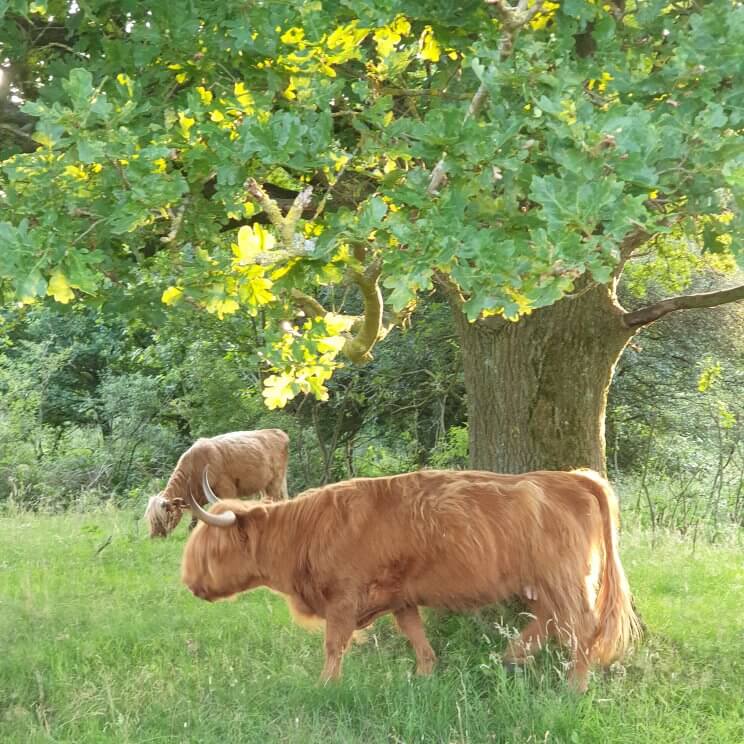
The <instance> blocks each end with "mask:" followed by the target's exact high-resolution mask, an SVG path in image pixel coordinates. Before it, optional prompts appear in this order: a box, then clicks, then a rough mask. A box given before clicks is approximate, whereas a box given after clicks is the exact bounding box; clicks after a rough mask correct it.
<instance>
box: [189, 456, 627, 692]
mask: <svg viewBox="0 0 744 744" xmlns="http://www.w3.org/2000/svg"><path fill="white" fill-rule="evenodd" d="M204 490H205V491H207V492H209V485H208V484H207V483H204ZM190 506H191V508H192V511H193V512H194V514H195V515H196V516H197V517H198V518H199V519H200V520H201V524H199V525H198V526H197V527H196V529H195V530H194V532H193V533H192V534H191V536H190V537H189V540H188V542H187V544H186V547H185V550H184V555H183V563H182V580H183V582H184V583H185V584H186V586H187V587H188V588H189V589H190V590H191V591H192V593H193V594H194V595H196V596H197V597H201V598H203V599H206V600H209V601H214V600H217V599H221V598H226V597H229V596H232V595H235V594H237V593H238V592H243V591H246V590H250V589H253V588H255V587H259V586H266V587H269V588H270V589H272V590H274V591H276V592H279V593H281V594H283V595H285V598H286V600H287V603H288V604H289V607H290V610H291V612H292V615H293V616H294V617H295V618H299V619H301V620H312V619H315V618H321V619H323V620H325V653H326V661H325V667H324V669H323V672H322V679H323V680H330V679H333V678H337V677H339V676H340V672H341V659H342V656H343V653H344V651H345V649H346V647H347V644H348V641H349V638H350V636H351V635H352V633H353V631H354V630H355V629H357V628H364V627H365V626H367V625H369V624H370V623H371V622H372V621H373V620H374V619H375V618H377V617H379V616H380V615H383V614H386V613H392V614H393V616H394V617H395V620H396V622H397V625H398V627H399V629H400V630H401V631H402V633H403V634H404V635H405V636H406V637H407V638H408V639H409V641H410V642H411V645H412V646H413V650H414V652H415V655H416V660H417V671H418V673H419V674H428V673H429V672H431V670H432V667H433V665H434V663H435V661H436V655H435V653H434V650H433V649H432V647H431V645H430V644H429V641H428V640H427V637H426V634H425V631H424V626H423V623H422V620H421V616H420V615H419V609H418V608H419V607H420V606H425V607H438V608H447V609H450V610H455V611H463V610H468V609H475V608H478V607H481V606H484V605H487V604H491V603H495V602H499V601H502V600H505V599H507V598H509V597H512V596H515V595H519V596H521V597H523V598H524V601H526V602H527V604H528V607H529V609H530V612H531V615H532V617H533V619H532V620H531V622H529V624H528V625H527V626H526V627H525V628H524V630H522V633H521V636H520V637H519V638H518V639H516V640H515V641H513V642H512V643H511V644H510V645H509V647H508V648H507V652H506V656H505V662H508V663H510V664H519V663H522V662H524V661H525V660H526V659H527V658H528V657H529V656H530V655H531V654H532V653H533V652H535V651H536V650H537V649H538V648H539V647H540V646H541V645H542V643H543V642H544V641H545V640H546V639H547V638H548V637H549V636H552V637H554V638H555V639H557V640H558V641H559V642H562V643H564V644H567V645H568V646H569V648H570V649H571V656H572V668H571V672H570V680H571V682H572V684H573V685H574V686H575V687H576V688H577V689H579V690H582V691H583V690H585V689H586V684H587V676H588V672H589V668H590V666H591V665H592V664H593V663H595V662H598V663H600V664H602V665H608V664H609V663H610V662H611V661H613V660H614V659H616V658H618V657H620V656H621V655H622V654H623V653H624V652H625V651H626V650H628V648H629V647H630V646H631V644H632V642H633V641H634V639H635V638H636V636H637V633H638V620H637V618H636V616H635V614H634V612H633V608H632V606H631V595H630V590H629V588H628V583H627V580H626V578H625V573H624V572H623V568H622V566H621V564H620V557H619V555H618V548H617V520H618V513H617V511H618V510H617V502H616V500H615V497H614V494H613V492H612V490H611V488H610V486H609V484H608V483H607V482H606V481H605V480H604V479H603V478H601V477H600V476H599V475H597V474H596V473H594V472H592V471H574V472H548V471H541V472H534V473H526V474H524V475H496V474H493V473H487V472H477V471H470V472H468V471H459V472H456V471H436V470H429V471H426V470H424V471H420V472H415V473H408V474H405V475H395V476H391V477H383V478H357V479H354V480H349V481H344V482H341V483H335V484H333V485H328V486H324V487H322V488H317V489H312V490H310V491H307V492H305V493H304V494H302V495H300V496H298V497H297V498H295V499H294V500H292V501H287V502H280V503H276V504H268V503H264V504H260V503H255V502H240V501H220V502H219V503H217V504H215V506H214V507H213V508H212V510H211V511H209V512H207V511H205V510H203V509H202V508H201V507H200V506H199V505H198V504H197V503H196V502H195V501H193V500H191V501H190Z"/></svg>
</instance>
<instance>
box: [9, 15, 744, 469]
mask: <svg viewBox="0 0 744 744" xmlns="http://www.w3.org/2000/svg"><path fill="white" fill-rule="evenodd" d="M171 6H175V7H171ZM0 14H2V15H3V27H2V34H0V38H2V40H3V41H2V57H3V58H4V59H5V61H4V62H3V81H4V82H3V84H4V85H5V88H4V89H3V90H4V91H5V94H4V95H5V98H4V100H3V104H2V109H1V111H2V116H3V117H4V118H3V121H2V125H3V130H4V131H7V132H10V133H11V134H12V136H9V137H8V138H7V139H6V140H5V141H4V143H3V146H2V147H3V150H2V156H3V157H5V161H4V162H3V165H2V171H1V172H2V176H1V179H2V180H0V189H1V190H2V192H3V196H2V199H1V200H0V210H2V211H1V212H0V241H2V244H3V245H2V247H3V251H2V254H1V255H2V259H0V260H2V264H1V265H0V281H1V282H2V291H3V294H4V297H5V298H6V300H14V301H20V302H31V301H33V300H34V299H36V298H39V297H43V296H50V297H53V298H54V299H56V300H57V301H59V302H62V303H70V302H73V301H75V302H80V301H82V302H85V303H87V304H89V305H91V306H93V307H98V308H103V309H106V310H110V311H114V312H117V313H120V314H122V315H124V316H128V317H133V316H138V317H140V318H143V319H145V320H147V321H148V322H151V323H154V322H159V318H160V317H162V314H163V312H164V311H165V310H166V309H168V308H171V307H172V308H173V309H175V310H176V312H178V311H179V310H178V308H179V306H180V305H182V304H183V303H191V304H194V305H196V306H198V307H201V308H204V309H206V310H207V311H209V312H212V313H214V314H216V315H217V316H218V317H223V316H225V315H228V314H233V313H242V314H244V315H245V317H246V322H250V318H251V317H257V316H258V315H261V316H262V318H263V319H264V323H263V325H262V328H263V330H262V336H261V339H260V341H261V343H262V345H263V347H264V351H263V356H262V365H263V370H264V371H268V372H270V374H268V375H266V374H264V375H263V384H264V395H265V398H266V401H267V403H268V404H269V405H270V406H282V405H285V404H286V402H287V401H288V400H290V399H291V398H292V397H294V396H296V395H297V394H299V393H301V392H304V393H314V394H316V395H317V396H319V397H320V398H323V397H325V396H326V395H327V391H326V387H325V384H326V382H327V381H328V379H329V378H330V376H331V375H332V373H333V371H334V370H335V369H336V368H337V367H338V366H339V365H340V364H341V363H342V360H343V359H344V358H346V359H350V360H352V361H364V360H368V359H369V356H370V352H371V350H372V348H373V346H374V344H375V343H377V342H378V341H379V340H380V339H381V338H382V337H384V336H385V335H386V333H387V331H388V330H389V328H390V327H391V326H392V325H394V324H396V323H404V322H405V319H406V317H407V316H408V314H409V313H410V311H411V309H412V306H413V303H415V301H416V298H417V296H418V295H419V293H421V292H426V291H428V290H430V289H431V288H433V287H434V286H435V285H437V286H439V287H440V288H442V289H443V291H444V292H446V294H447V296H448V300H449V304H450V306H451V312H452V318H453V325H454V328H456V330H457V333H458V335H459V338H460V342H461V345H462V352H463V353H462V357H463V363H464V372H465V386H466V389H467V397H468V406H469V424H470V454H471V462H472V463H473V464H474V465H475V466H477V467H488V468H495V469H499V470H506V471H513V470H523V469H528V468H532V467H569V466H575V465H589V466H593V467H596V468H599V469H602V468H603V467H604V437H603V430H604V411H605V405H606V394H607V388H608V385H609V382H610V379H611V375H612V370H613V368H614V365H615V363H616V362H617V360H618V358H619V356H620V354H621V353H622V351H623V349H624V348H625V346H626V344H627V343H628V341H629V339H630V338H631V337H632V336H633V335H634V334H635V333H636V332H637V331H638V330H639V329H640V328H643V327H645V326H647V325H649V324H651V323H653V322H654V321H655V320H656V319H658V318H659V317H662V316H663V315H665V314H668V313H669V312H671V311H674V310H677V309H689V308H694V307H706V306H710V305H715V304H720V303H724V302H730V301H734V300H737V299H741V298H742V297H743V296H744V287H742V286H738V287H734V288H731V289H724V290H719V291H714V292H712V293H707V294H703V295H700V294H696V295H682V296H678V297H675V298H673V299H671V300H663V301H660V302H656V303H652V304H651V305H648V306H646V307H639V308H638V309H636V310H631V311H626V310H625V309H624V308H623V307H622V306H621V305H620V304H619V303H618V301H617V297H616V286H617V284H618V282H619V281H620V279H621V278H622V276H623V273H624V272H627V271H629V270H630V267H631V266H632V265H633V262H634V261H637V260H639V259H640V260H641V262H642V264H641V265H642V266H644V267H646V268H648V267H649V266H650V268H648V271H650V272H652V273H653V271H654V267H655V268H659V267H664V266H670V265H671V266H673V267H674V269H673V277H672V278H673V279H674V281H675V283H676V284H677V285H679V290H680V291H681V290H682V289H683V288H684V286H685V284H686V282H685V281H684V280H685V277H686V275H687V274H688V273H689V271H690V267H694V266H700V265H713V266H715V267H717V268H719V269H726V270H732V269H733V266H734V264H733V259H732V254H733V251H734V249H736V248H737V241H738V239H739V236H740V234H741V206H742V191H743V190H744V155H743V154H742V146H741V130H742V117H744V113H743V111H744V109H743V108H742V105H741V103H742V86H741V79H740V77H739V76H740V73H739V68H740V64H739V60H740V59H741V58H742V57H744V9H743V8H742V7H741V6H740V5H738V4H736V3H734V2H728V1H724V2H719V3H708V4H698V3H695V2H681V3H675V4H668V3H667V2H665V1H659V2H657V1H656V0H651V1H650V2H645V3H642V4H640V3H637V4H636V3H608V4H604V5H602V4H600V3H596V4H595V3H593V2H589V1H588V0H567V2H564V3H562V4H561V5H560V7H559V6H558V5H557V4H554V3H548V2H535V3H533V4H532V5H530V4H529V3H528V2H526V0H520V1H519V3H518V4H517V5H516V6H511V5H509V4H508V2H506V0H498V1H497V2H490V3H484V2H482V1H481V0H478V1H476V0H466V2H463V3H460V4H459V5H457V6H452V5H451V4H450V3H431V2H426V3H424V2H406V3H402V2H395V1H393V0H387V1H383V2H374V3H372V2H360V3H356V4H354V8H353V9H352V8H350V7H349V5H348V4H347V3H344V2H328V3H323V4H322V5H319V4H316V3H302V4H291V5H289V4H286V3H281V2H266V3H262V4H261V5H260V6H253V5H249V6H246V5H245V3H238V2H226V3H221V4H220V5H219V7H215V6H214V5H213V4H210V3H199V2H196V3H192V4H189V5H188V6H182V5H180V4H169V5H155V4H153V6H152V7H149V6H148V5H147V4H132V5H131V6H129V5H121V4H116V5H111V4H110V3H105V2H102V1H99V2H96V1H95V0H94V2H90V3H86V4H85V5H81V6H78V5H77V4H74V5H72V6H68V5H67V3H62V2H59V3H55V2H52V3H49V4H48V5H42V4H40V3H33V4H28V3H25V2H20V1H18V0H15V1H14V2H12V3H3V4H2V5H0ZM29 117H33V119H35V120H36V128H35V130H34V131H33V132H31V130H30V127H29V121H28V119H29ZM29 138H30V140H31V141H32V142H33V143H35V145H36V147H35V149H32V145H31V144H30V141H29ZM350 289H351V290H354V291H352V292H350V291H349V290H350Z"/></svg>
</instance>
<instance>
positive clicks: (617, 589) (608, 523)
mask: <svg viewBox="0 0 744 744" xmlns="http://www.w3.org/2000/svg"><path fill="white" fill-rule="evenodd" d="M579 474H580V475H583V476H585V477H586V478H587V479H588V480H589V481H590V482H591V484H592V491H593V492H594V495H595V496H596V498H597V503H598V505H599V512H600V514H601V517H602V536H603V540H604V554H605V558H604V565H603V568H602V576H601V579H600V586H599V592H598V594H597V603H596V611H597V621H598V626H597V631H596V634H595V637H594V643H593V644H592V647H593V655H594V657H595V658H596V659H597V661H599V663H600V664H603V665H608V664H610V663H612V662H613V661H614V660H615V659H618V658H620V657H622V656H623V655H624V654H625V653H626V652H627V651H628V650H630V648H631V647H632V646H633V645H634V644H635V643H636V641H637V640H638V638H639V637H640V635H641V624H640V621H639V620H638V617H637V616H636V613H635V610H634V609H633V598H632V595H631V593H630V586H629V585H628V579H627V578H626V576H625V571H624V570H623V566H622V564H621V563H620V554H619V552H618V540H617V528H618V521H619V509H618V504H617V498H616V497H615V493H614V492H613V490H612V487H611V486H610V484H609V483H608V482H607V481H606V480H605V479H604V478H602V477H601V476H600V475H599V474H598V473H595V472H594V471H586V470H583V471H579Z"/></svg>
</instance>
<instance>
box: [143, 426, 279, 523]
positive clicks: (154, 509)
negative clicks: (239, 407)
mask: <svg viewBox="0 0 744 744" xmlns="http://www.w3.org/2000/svg"><path fill="white" fill-rule="evenodd" d="M288 459H289V437H288V436H287V435H286V434H285V433H284V432H283V431H282V430H281V429H259V430H258V431H235V432H231V433H230V434H220V435H219V436H216V437H212V438H210V439H197V441H196V442H194V444H192V445H191V447H189V449H187V450H186V452H184V453H183V454H182V455H181V457H180V458H179V460H178V464H177V465H176V468H175V470H174V471H173V473H172V474H171V477H170V479H169V480H168V484H167V485H166V487H165V489H164V490H163V491H161V492H160V493H159V494H158V495H157V496H152V497H151V498H150V500H149V502H148V504H147V509H146V511H145V518H146V519H147V521H148V524H149V528H150V537H165V536H167V535H168V534H169V533H170V532H172V531H173V530H174V529H175V528H176V526H177V525H178V523H179V522H180V520H181V514H182V512H183V511H184V510H185V509H188V500H187V496H188V493H189V491H191V493H192V494H193V497H194V499H195V500H196V502H197V503H198V504H206V503H207V496H206V493H205V492H204V491H203V489H202V476H203V474H204V473H205V472H206V471H207V469H209V478H210V479H211V482H212V486H213V487H214V490H215V491H217V493H218V494H219V495H220V496H221V497H223V498H236V497H238V496H254V495H256V494H258V493H260V492H263V493H264V494H265V495H266V497H267V498H269V499H271V500H273V501H278V500H280V499H286V498H287V461H288ZM195 521H196V520H194V523H195Z"/></svg>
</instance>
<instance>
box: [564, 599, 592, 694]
mask: <svg viewBox="0 0 744 744" xmlns="http://www.w3.org/2000/svg"><path fill="white" fill-rule="evenodd" d="M555 618H556V625H555V632H554V635H555V636H556V637H557V638H558V639H559V640H560V641H561V643H562V644H563V645H564V646H566V647H568V648H569V649H570V651H571V662H572V664H571V671H570V672H569V675H568V681H569V684H570V685H571V686H572V687H573V688H574V689H575V690H576V691H577V692H586V689H587V683H588V678H589V669H590V667H591V664H592V656H593V655H592V644H593V642H594V637H595V633H596V629H597V619H596V617H595V614H594V612H593V610H592V606H591V603H590V601H589V597H588V595H587V592H586V589H585V587H583V586H582V587H581V588H580V589H578V590H577V592H576V595H575V600H574V601H573V602H570V603H564V604H562V605H559V606H558V607H556V609H555Z"/></svg>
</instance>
